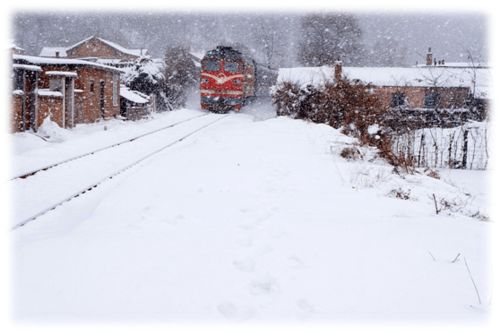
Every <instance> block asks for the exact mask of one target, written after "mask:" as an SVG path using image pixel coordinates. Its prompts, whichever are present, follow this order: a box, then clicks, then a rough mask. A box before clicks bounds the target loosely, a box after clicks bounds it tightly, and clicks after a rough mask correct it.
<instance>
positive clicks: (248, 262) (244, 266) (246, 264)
mask: <svg viewBox="0 0 500 335" xmlns="http://www.w3.org/2000/svg"><path fill="white" fill-rule="evenodd" d="M233 265H234V267H235V268H237V269H238V270H240V271H243V272H253V271H254V270H255V261H254V260H253V259H250V258H245V259H239V260H234V261H233Z"/></svg>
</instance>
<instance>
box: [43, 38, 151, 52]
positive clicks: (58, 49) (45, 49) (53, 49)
mask: <svg viewBox="0 0 500 335" xmlns="http://www.w3.org/2000/svg"><path fill="white" fill-rule="evenodd" d="M94 37H95V36H89V37H87V38H85V39H83V40H81V41H79V42H77V43H75V44H73V45H71V46H69V47H43V48H42V51H41V52H40V56H42V57H56V52H59V57H67V51H69V50H71V49H74V48H76V47H77V46H79V45H81V44H83V43H85V42H87V41H89V40H91V39H92V38H94ZM95 38H96V39H98V40H99V41H101V42H103V43H105V44H107V45H108V46H110V47H112V48H113V49H116V50H118V51H120V52H122V53H124V54H127V55H132V56H144V55H147V54H148V50H147V49H128V48H125V47H123V46H121V45H119V44H117V43H115V42H111V41H108V40H105V39H103V38H100V37H95Z"/></svg>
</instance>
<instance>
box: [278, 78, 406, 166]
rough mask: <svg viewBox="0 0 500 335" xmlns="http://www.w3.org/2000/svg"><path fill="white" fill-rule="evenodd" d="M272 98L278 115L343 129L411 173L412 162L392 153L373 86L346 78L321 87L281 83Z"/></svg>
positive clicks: (382, 114)
mask: <svg viewBox="0 0 500 335" xmlns="http://www.w3.org/2000/svg"><path fill="white" fill-rule="evenodd" d="M272 97H273V104H274V105H275V106H276V111H277V114H278V115H286V116H291V117H294V118H299V119H305V120H309V121H312V122H315V123H325V124H328V125H330V126H332V127H334V128H340V129H342V132H343V133H344V134H346V135H349V136H352V137H355V138H357V139H358V141H359V144H361V145H370V146H375V147H377V148H378V149H379V154H380V156H381V157H383V158H385V159H386V160H387V161H388V162H389V163H390V164H392V165H394V166H396V167H404V169H405V171H406V172H411V171H412V170H411V167H412V165H413V160H412V159H408V157H406V156H398V155H396V154H394V152H393V150H392V147H393V145H392V136H391V132H392V131H391V129H389V128H388V127H386V126H384V121H385V120H384V115H385V109H384V108H383V107H382V103H381V101H380V99H379V96H377V95H375V94H373V90H372V87H371V86H370V85H366V84H363V83H361V82H358V81H350V80H348V79H346V78H343V79H341V80H338V81H336V82H335V83H332V82H326V83H325V84H323V85H322V86H319V87H318V86H313V85H307V86H305V87H302V88H301V87H299V86H298V84H295V83H292V82H281V83H280V84H279V86H278V87H276V88H275V90H274V92H273V96H272Z"/></svg>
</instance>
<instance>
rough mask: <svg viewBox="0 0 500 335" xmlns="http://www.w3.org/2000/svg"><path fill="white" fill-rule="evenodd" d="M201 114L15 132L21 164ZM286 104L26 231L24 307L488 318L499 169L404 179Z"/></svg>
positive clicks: (152, 164) (20, 281) (101, 316)
mask: <svg viewBox="0 0 500 335" xmlns="http://www.w3.org/2000/svg"><path fill="white" fill-rule="evenodd" d="M201 113H202V112H199V111H195V110H180V111H176V112H169V113H165V114H158V115H156V116H155V117H154V118H153V119H151V120H145V121H140V122H136V123H129V122H127V123H125V122H122V121H116V120H115V121H110V122H105V123H102V124H98V125H85V126H78V127H77V128H76V129H74V130H71V131H68V132H61V131H57V130H55V133H54V135H53V136H52V139H54V140H56V139H57V140H59V141H60V142H46V141H43V140H41V139H40V138H37V137H34V135H31V134H17V135H15V136H13V148H14V150H13V151H14V153H13V163H14V166H13V173H14V172H16V171H19V170H22V169H24V168H26V166H28V165H30V164H31V165H35V164H38V165H41V164H43V163H46V162H49V161H50V162H51V161H53V160H54V159H56V158H58V159H61V158H63V157H68V156H71V155H74V154H76V153H78V152H84V151H88V150H89V149H92V148H95V147H100V146H102V145H104V144H107V143H112V142H114V141H118V140H120V139H124V138H127V137H131V136H133V135H134V134H139V133H143V132H145V131H148V130H152V129H155V128H157V127H158V126H160V125H164V124H167V123H168V122H172V121H173V120H179V119H184V118H188V117H191V116H195V115H199V114H201ZM272 116H273V115H272V112H270V110H269V108H268V107H267V109H266V107H264V106H262V108H261V106H260V105H259V104H254V105H252V106H249V107H248V108H246V109H244V110H243V113H241V114H231V115H229V116H228V117H227V118H225V119H223V120H221V121H220V122H218V123H215V124H214V125H213V126H211V127H208V128H206V129H204V130H202V131H200V132H199V133H197V134H196V135H194V136H192V137H190V138H187V139H186V140H184V141H182V142H181V143H178V144H176V145H174V146H172V147H170V148H169V149H167V150H165V151H162V152H161V153H159V154H158V155H155V156H153V157H151V158H150V159H148V160H146V161H144V162H142V163H141V164H139V165H138V166H135V167H134V168H132V169H130V170H128V171H126V172H124V173H123V174H121V175H119V176H117V177H116V178H114V179H112V180H110V181H108V182H105V183H103V184H102V185H100V186H99V187H98V188H96V189H94V190H93V191H92V192H89V193H86V194H85V195H83V196H80V197H78V198H76V199H74V200H72V201H70V202H68V203H65V204H64V205H62V206H60V207H58V208H57V209H56V210H54V211H52V212H49V213H47V214H46V215H44V216H42V217H40V218H39V219H37V220H35V221H32V222H31V223H29V224H28V225H26V226H24V227H21V228H19V229H16V230H14V231H13V232H12V233H11V234H12V235H11V236H12V240H13V243H12V248H13V249H12V251H13V252H12V255H13V281H12V282H13V285H14V287H13V289H14V295H13V302H14V304H13V313H14V316H15V318H16V319H18V320H40V321H41V320H44V321H62V320H64V321H71V320H76V321H89V320H105V321H121V322H132V321H216V322H221V321H232V322H234V321H236V322H252V321H287V322H288V321H307V320H309V321H336V320H341V321H353V322H355V321H360V320H364V321H366V320H386V321H442V322H449V321H454V322H463V321H479V320H484V319H485V317H486V316H487V314H488V310H489V309H490V307H489V305H490V299H491V295H490V287H489V281H488V268H489V267H488V257H487V256H488V249H489V248H488V244H487V241H488V230H489V229H488V222H487V221H484V220H481V218H484V217H485V216H488V214H489V213H488V207H487V202H486V200H487V198H488V197H487V194H488V193H487V188H486V185H487V183H488V178H487V176H488V173H489V172H488V171H451V170H440V174H441V179H440V180H438V179H434V178H430V177H427V176H425V175H423V174H418V175H412V176H406V177H405V178H404V179H403V178H401V177H399V176H397V175H395V174H393V173H391V168H390V167H389V166H388V165H387V164H385V163H383V162H381V161H379V160H377V159H375V160H373V161H371V162H370V161H369V160H370V157H373V152H372V151H371V150H368V149H366V150H364V154H365V159H364V160H362V161H346V160H344V159H343V158H341V157H340V155H339V153H340V151H341V149H342V148H343V147H345V146H346V145H349V143H352V142H353V139H351V138H348V137H346V136H344V135H342V134H340V133H339V132H338V131H337V130H335V129H333V128H330V127H328V126H326V125H318V124H312V123H307V122H304V121H300V120H292V119H288V118H282V117H280V118H273V117H272ZM104 126H106V128H107V131H103V129H104ZM147 150H148V147H147V146H145V147H144V152H145V153H146V152H147ZM75 164H76V162H75ZM97 168H98V167H97ZM82 173H83V174H85V170H83V172H82ZM42 193H43V194H39V196H40V197H45V196H46V195H48V194H50V193H51V189H50V188H47V189H45V190H43V191H42ZM398 193H399V194H406V195H407V196H408V199H407V200H403V199H400V198H398V197H397V196H396V194H398ZM432 194H434V195H435V196H436V198H437V199H438V200H439V204H438V206H439V209H441V212H440V213H439V214H438V215H436V213H435V205H434V201H433V198H432ZM14 200H15V199H14ZM445 203H447V204H448V205H449V206H448V207H447V206H445ZM12 205H13V211H14V212H15V211H22V208H23V207H22V205H26V204H23V201H22V199H19V200H17V203H16V202H14V203H13V204H12ZM477 213H479V214H480V215H479V214H477ZM13 214H15V213H13ZM458 254H460V255H459V256H458V258H457V257H456V256H457V255H458ZM465 260H466V261H467V265H468V266H469V269H470V271H471V274H472V278H473V280H474V282H475V284H476V285H477V289H478V292H479V294H480V298H481V299H482V304H481V305H480V304H479V303H478V297H477V294H476V291H475V289H474V284H473V282H472V280H471V276H470V275H469V273H468V270H467V267H466V263H465Z"/></svg>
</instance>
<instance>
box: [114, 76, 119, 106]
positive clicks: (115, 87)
mask: <svg viewBox="0 0 500 335" xmlns="http://www.w3.org/2000/svg"><path fill="white" fill-rule="evenodd" d="M113 106H118V78H117V76H116V75H114V76H113Z"/></svg>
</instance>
